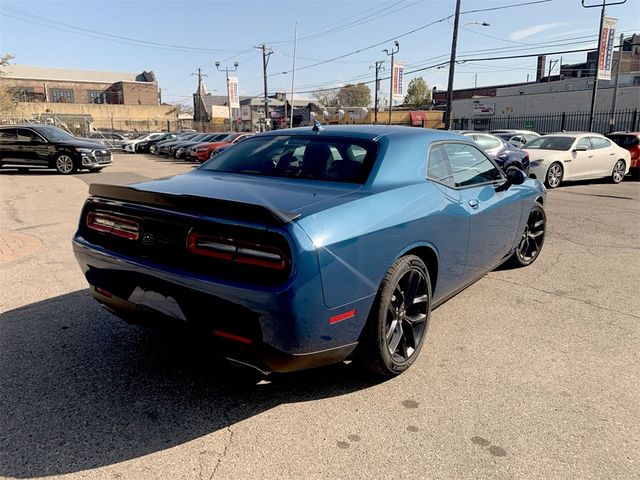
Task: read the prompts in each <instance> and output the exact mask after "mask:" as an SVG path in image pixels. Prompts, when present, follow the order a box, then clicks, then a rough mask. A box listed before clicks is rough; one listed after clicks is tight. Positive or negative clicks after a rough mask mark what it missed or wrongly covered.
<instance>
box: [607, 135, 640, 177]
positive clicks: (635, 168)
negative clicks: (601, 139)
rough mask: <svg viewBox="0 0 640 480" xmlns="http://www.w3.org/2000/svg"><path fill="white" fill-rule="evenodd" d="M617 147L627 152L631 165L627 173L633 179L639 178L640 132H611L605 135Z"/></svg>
mask: <svg viewBox="0 0 640 480" xmlns="http://www.w3.org/2000/svg"><path fill="white" fill-rule="evenodd" d="M607 138H609V139H611V140H613V141H614V142H615V143H616V144H617V145H618V146H619V147H622V148H624V149H626V150H629V153H630V154H631V165H630V168H629V173H630V174H631V175H633V177H634V178H640V132H613V133H610V134H608V135H607Z"/></svg>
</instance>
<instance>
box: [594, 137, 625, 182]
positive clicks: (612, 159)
mask: <svg viewBox="0 0 640 480" xmlns="http://www.w3.org/2000/svg"><path fill="white" fill-rule="evenodd" d="M590 139H591V145H592V146H593V171H592V176H593V178H600V177H607V176H609V175H611V172H612V171H613V166H614V165H615V163H616V161H617V160H618V158H619V157H618V156H616V151H615V147H613V143H612V142H611V141H609V140H607V139H606V138H602V137H595V136H594V137H590Z"/></svg>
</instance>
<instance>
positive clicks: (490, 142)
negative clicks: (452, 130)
mask: <svg viewBox="0 0 640 480" xmlns="http://www.w3.org/2000/svg"><path fill="white" fill-rule="evenodd" d="M475 138H476V143H477V144H478V145H480V146H481V147H482V148H484V149H485V150H493V149H494V148H500V147H501V146H502V143H501V142H500V140H498V139H497V138H492V137H490V136H489V135H475Z"/></svg>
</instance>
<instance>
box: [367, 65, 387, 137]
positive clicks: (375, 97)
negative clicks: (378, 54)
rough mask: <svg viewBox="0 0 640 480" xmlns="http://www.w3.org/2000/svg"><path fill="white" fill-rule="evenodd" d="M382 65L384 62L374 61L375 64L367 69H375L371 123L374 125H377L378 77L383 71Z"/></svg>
mask: <svg viewBox="0 0 640 480" xmlns="http://www.w3.org/2000/svg"><path fill="white" fill-rule="evenodd" d="M383 63H384V60H376V64H375V66H374V65H370V66H369V68H375V69H376V83H375V88H374V90H375V94H374V97H373V123H374V124H376V125H377V124H378V96H379V95H378V92H379V90H380V80H379V76H380V70H384V66H383V65H382V64H383Z"/></svg>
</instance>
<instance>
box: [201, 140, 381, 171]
mask: <svg viewBox="0 0 640 480" xmlns="http://www.w3.org/2000/svg"><path fill="white" fill-rule="evenodd" d="M356 147H359V148H361V149H363V150H364V151H365V155H364V156H360V157H359V158H357V157H354V156H352V155H350V154H349V152H350V151H351V152H353V149H354V148H356ZM377 150H378V147H377V143H375V142H372V141H370V140H361V139H349V138H331V137H321V138H319V137H317V136H313V137H307V136H301V135H278V136H271V135H270V136H259V137H251V138H248V139H246V140H245V141H243V142H240V143H238V144H237V145H236V146H234V148H230V149H227V150H225V151H224V152H222V153H220V154H218V155H216V156H215V157H213V159H211V160H210V161H209V162H206V163H205V164H203V166H202V167H200V168H201V169H202V170H212V171H217V172H228V173H241V174H247V175H259V176H272V177H286V178H301V179H313V180H326V181H334V182H348V183H364V182H365V181H366V179H367V177H368V176H369V172H370V170H371V166H372V165H373V162H374V160H375V157H376V154H377Z"/></svg>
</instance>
